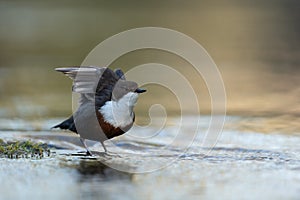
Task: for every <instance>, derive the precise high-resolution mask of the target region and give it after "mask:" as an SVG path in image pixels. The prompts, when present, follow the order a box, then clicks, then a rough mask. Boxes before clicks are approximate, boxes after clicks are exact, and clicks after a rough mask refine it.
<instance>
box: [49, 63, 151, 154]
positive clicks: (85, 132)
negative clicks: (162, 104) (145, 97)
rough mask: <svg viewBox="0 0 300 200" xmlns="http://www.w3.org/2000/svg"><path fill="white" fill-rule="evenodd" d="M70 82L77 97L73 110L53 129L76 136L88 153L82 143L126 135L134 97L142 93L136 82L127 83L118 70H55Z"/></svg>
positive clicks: (129, 125) (131, 115)
mask: <svg viewBox="0 0 300 200" xmlns="http://www.w3.org/2000/svg"><path fill="white" fill-rule="evenodd" d="M55 70H56V71H58V72H62V73H64V74H65V75H67V76H68V77H70V78H71V79H73V85H72V91H73V92H75V93H79V94H80V97H79V105H78V108H77V110H76V111H75V112H74V113H73V115H72V116H70V117H69V118H68V119H66V120H65V121H63V122H62V123H60V124H58V125H56V126H54V127H53V128H60V129H68V130H70V131H73V132H75V133H77V134H79V136H80V141H81V142H82V144H83V145H84V147H85V148H86V150H87V155H92V154H91V152H90V151H89V149H88V147H87V145H86V143H85V139H88V140H94V141H99V142H101V144H102V146H103V148H104V150H105V152H107V149H106V147H105V145H104V141H105V140H107V139H111V138H113V137H116V136H119V135H122V134H124V133H125V132H127V131H128V130H129V129H130V128H131V127H132V125H133V122H134V120H135V114H134V111H133V108H134V106H135V104H136V102H137V99H138V94H139V93H143V92H146V90H144V89H140V88H138V85H137V83H136V82H133V81H127V80H126V79H125V76H124V73H123V72H122V70H120V69H116V70H115V71H113V70H111V69H109V68H107V67H93V66H88V67H83V66H81V67H66V68H56V69H55Z"/></svg>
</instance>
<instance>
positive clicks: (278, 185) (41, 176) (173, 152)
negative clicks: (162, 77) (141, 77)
mask: <svg viewBox="0 0 300 200" xmlns="http://www.w3.org/2000/svg"><path fill="white" fill-rule="evenodd" d="M191 117H192V116H191ZM203 118H205V119H204V120H207V121H208V119H209V118H208V117H205V116H203ZM173 120H174V121H176V119H173ZM253 120H256V121H257V122H261V123H263V121H262V119H253ZM56 121H58V119H52V120H45V121H44V122H42V123H41V124H42V125H41V124H38V125H34V123H32V122H31V121H22V122H21V123H20V125H16V127H12V125H11V124H13V122H15V123H14V124H17V123H16V122H18V121H9V120H6V121H5V123H1V124H0V125H1V129H2V131H1V138H2V139H4V140H24V139H31V140H32V141H36V142H47V143H48V144H49V145H50V146H51V147H52V150H51V152H52V153H51V156H50V157H46V158H44V159H41V160H29V159H18V160H10V159H1V160H0V162H1V165H0V166H1V167H0V168H1V172H2V173H0V178H1V180H3V182H2V186H1V188H0V193H1V197H2V198H3V199H27V198H31V199H40V198H41V197H43V198H46V199H53V198H56V199H66V198H68V199H69V198H73V199H81V198H85V199H97V198H99V197H101V198H106V199H116V198H117V199H119V198H122V199H140V198H143V197H145V195H147V198H148V199H165V198H167V199H182V198H189V199H199V198H207V199H220V198H223V199H232V198H236V197H237V196H238V197H239V198H241V199H253V198H262V199H281V198H283V197H284V198H285V199H297V198H298V197H299V189H300V187H299V185H300V184H299V183H300V176H299V170H300V146H299V142H300V137H299V135H298V133H293V134H289V135H283V134H278V133H275V132H269V133H268V134H265V133H259V132H255V131H250V130H247V131H241V130H239V129H240V127H237V126H238V125H239V124H241V126H242V124H244V123H245V121H247V120H246V119H244V118H241V117H228V119H227V124H229V125H228V127H230V128H226V127H225V129H224V131H223V133H222V135H221V136H220V137H219V140H218V143H217V145H216V146H215V147H214V148H213V149H209V150H208V149H207V148H203V147H202V146H201V139H199V138H201V137H198V139H196V140H195V141H194V143H193V144H192V146H190V148H189V149H188V150H187V151H186V152H183V150H184V149H185V146H182V144H185V143H184V142H182V143H181V144H174V143H169V142H168V141H170V140H169V137H170V136H171V137H174V136H175V135H172V134H173V133H175V131H174V130H173V129H174V128H176V127H174V126H171V125H169V126H167V127H166V130H167V131H168V133H170V134H169V135H163V134H162V135H158V136H156V138H155V139H153V138H148V139H146V140H145V139H144V140H142V141H139V140H137V139H134V138H132V136H130V132H129V134H128V135H127V134H125V135H124V136H121V137H119V138H117V139H114V140H113V144H111V143H106V145H107V147H108V149H109V151H110V154H108V155H104V154H102V153H101V151H103V149H102V148H101V146H100V145H99V144H95V143H93V142H90V143H89V145H90V147H91V149H92V150H93V151H98V153H95V154H96V155H95V156H94V157H86V156H84V149H83V148H82V146H81V145H80V142H79V139H78V137H77V136H76V135H75V134H72V133H68V132H62V131H50V130H48V128H49V127H50V125H51V124H53V122H56ZM2 122H3V121H2ZM9 122H11V123H9ZM231 122H234V124H235V128H232V127H231V126H230V123H231ZM201 128H202V129H205V128H207V127H205V125H204V124H202V125H201ZM139 133H141V132H136V134H139ZM131 134H132V133H131ZM188 134H191V133H189V132H184V133H183V135H177V137H181V140H184V138H189V137H184V135H185V136H187V135H188ZM198 134H199V135H201V134H203V133H202V132H201V131H200V132H198ZM155 141H156V142H155ZM166 145H168V146H167V148H166ZM116 169H118V170H116ZM120 170H121V171H120ZM4 172H5V173H4ZM131 172H138V173H131ZM24 174H26V175H24ZM46 191H47V192H46ZM45 192H46V194H47V195H46V197H45Z"/></svg>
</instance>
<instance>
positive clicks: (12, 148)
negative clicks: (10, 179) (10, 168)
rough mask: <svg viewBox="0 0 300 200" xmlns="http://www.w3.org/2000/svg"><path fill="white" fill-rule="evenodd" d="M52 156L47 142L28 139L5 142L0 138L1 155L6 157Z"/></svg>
mask: <svg viewBox="0 0 300 200" xmlns="http://www.w3.org/2000/svg"><path fill="white" fill-rule="evenodd" d="M45 156H50V149H49V148H48V145H47V144H45V143H34V142H32V141H30V140H28V141H16V142H4V141H3V140H0V157H4V158H43V157H45Z"/></svg>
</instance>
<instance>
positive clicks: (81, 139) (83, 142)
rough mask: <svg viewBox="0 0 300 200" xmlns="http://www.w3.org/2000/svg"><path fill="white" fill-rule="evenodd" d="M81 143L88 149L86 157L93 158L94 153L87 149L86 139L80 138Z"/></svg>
mask: <svg viewBox="0 0 300 200" xmlns="http://www.w3.org/2000/svg"><path fill="white" fill-rule="evenodd" d="M80 141H81V143H82V144H83V146H84V148H85V149H86V155H87V156H92V155H93V154H92V152H91V151H90V150H89V148H88V147H87V145H86V143H85V139H83V138H82V137H80Z"/></svg>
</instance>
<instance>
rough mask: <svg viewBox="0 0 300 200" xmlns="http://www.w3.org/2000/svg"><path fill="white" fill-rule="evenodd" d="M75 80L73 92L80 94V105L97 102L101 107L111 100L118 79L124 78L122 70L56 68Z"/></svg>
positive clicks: (89, 67) (97, 105) (82, 67)
mask: <svg viewBox="0 0 300 200" xmlns="http://www.w3.org/2000/svg"><path fill="white" fill-rule="evenodd" d="M55 70H56V71H58V72H62V73H64V74H65V75H66V76H68V77H70V78H71V79H72V80H73V85H72V91H73V92H76V93H80V94H81V95H80V98H79V105H81V104H82V103H84V102H86V101H95V105H96V107H101V106H102V105H103V104H104V103H105V102H106V101H107V100H110V99H111V93H112V90H113V88H114V86H115V84H116V82H117V81H118V79H120V78H122V77H124V74H123V72H122V71H121V70H119V71H118V73H115V72H114V71H112V70H111V69H109V68H107V67H94V66H81V67H65V68H56V69H55Z"/></svg>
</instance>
